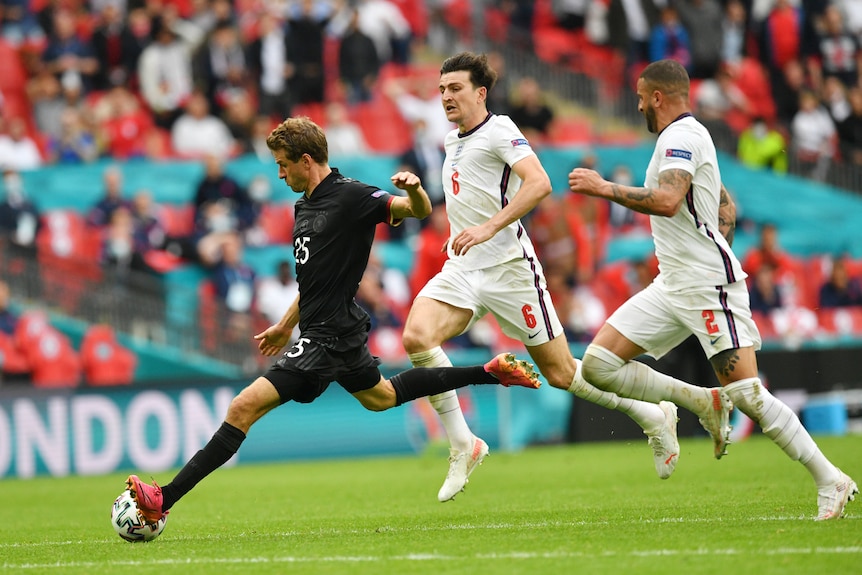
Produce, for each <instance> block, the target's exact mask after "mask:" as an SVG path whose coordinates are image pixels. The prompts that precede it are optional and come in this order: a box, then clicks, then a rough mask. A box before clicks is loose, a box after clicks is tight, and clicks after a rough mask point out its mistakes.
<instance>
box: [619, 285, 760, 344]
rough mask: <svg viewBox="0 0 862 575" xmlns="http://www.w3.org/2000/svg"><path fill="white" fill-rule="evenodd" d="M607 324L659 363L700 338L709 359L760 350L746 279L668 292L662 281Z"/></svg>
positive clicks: (632, 300)
mask: <svg viewBox="0 0 862 575" xmlns="http://www.w3.org/2000/svg"><path fill="white" fill-rule="evenodd" d="M608 323H609V324H610V325H612V326H613V327H614V328H616V330H617V331H619V332H620V333H621V334H623V335H624V336H626V337H627V338H628V339H629V340H631V341H632V342H634V343H636V344H637V345H639V346H640V347H642V348H644V349H645V350H646V351H647V354H648V355H650V356H652V357H654V358H656V359H658V358H660V357H662V356H663V355H665V354H666V353H668V352H669V351H670V350H672V349H673V348H675V347H676V346H678V345H679V344H680V343H682V342H683V341H684V340H685V339H686V338H687V337H688V336H690V335H692V334H694V335H695V336H697V339H698V341H700V345H701V347H702V348H703V351H704V352H705V353H706V357H707V358H711V357H712V356H714V355H715V354H717V353H720V352H722V351H725V350H727V349H739V348H743V347H754V349H755V350H757V349H760V343H761V342H760V332H759V331H758V330H757V325H755V323H754V320H753V319H752V318H751V308H750V304H749V300H748V287H747V286H746V285H745V280H740V281H737V282H734V283H732V284H730V285H725V286H715V287H694V288H686V289H683V290H679V291H669V290H668V289H667V286H665V285H664V282H663V281H662V278H661V276H659V277H657V278H656V279H655V281H654V282H653V283H651V284H650V285H649V286H647V287H646V289H644V290H643V291H641V292H639V293H637V294H635V295H634V296H632V297H631V298H630V299H629V300H628V301H627V302H625V303H624V304H623V305H621V306H620V307H619V308H618V309H617V311H615V312H614V313H613V314H612V315H611V317H609V318H608Z"/></svg>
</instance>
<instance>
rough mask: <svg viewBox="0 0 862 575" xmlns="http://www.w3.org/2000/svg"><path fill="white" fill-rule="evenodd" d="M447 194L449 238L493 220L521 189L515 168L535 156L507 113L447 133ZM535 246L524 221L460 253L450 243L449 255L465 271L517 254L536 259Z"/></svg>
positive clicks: (520, 256) (445, 174)
mask: <svg viewBox="0 0 862 575" xmlns="http://www.w3.org/2000/svg"><path fill="white" fill-rule="evenodd" d="M445 148H446V159H445V161H444V163H443V192H444V193H445V195H446V212H447V213H448V215H449V224H450V234H451V235H450V237H453V238H454V237H455V236H456V235H458V234H459V233H460V232H461V231H462V230H464V229H466V228H470V227H474V226H479V225H482V224H484V223H485V222H487V221H488V220H490V219H491V218H492V217H493V216H494V214H496V213H497V212H499V211H500V210H502V209H503V208H504V207H505V206H506V205H507V204H508V203H509V202H510V201H511V200H512V198H514V197H515V193H517V191H518V189H519V188H520V187H521V178H519V177H518V176H517V175H516V174H515V172H514V171H512V166H514V165H515V163H516V162H518V161H519V160H522V159H524V158H526V157H529V156H531V155H533V154H534V152H533V149H532V148H531V147H530V144H529V143H528V142H527V139H526V138H525V137H524V134H522V133H521V131H520V130H519V129H518V128H517V126H515V123H514V122H513V121H512V120H511V119H509V117H508V116H497V115H494V114H488V117H487V118H485V120H484V121H483V122H482V123H481V124H479V125H478V126H476V127H475V128H473V129H472V130H470V131H469V132H465V133H463V134H461V133H459V132H458V130H453V131H451V132H449V134H447V135H446V140H445ZM535 255H536V254H535V250H534V249H533V244H532V242H530V238H529V237H527V232H526V230H524V227H523V226H522V225H521V222H520V221H515V222H512V223H511V224H509V225H508V226H507V227H505V228H504V229H502V230H500V231H499V232H497V234H496V235H495V236H494V237H493V238H491V239H490V240H488V241H487V242H483V243H481V244H478V245H475V246H473V247H471V248H470V250H469V251H468V252H467V253H466V254H464V255H460V256H456V255H455V254H454V252H453V251H452V245H451V242H450V244H449V259H450V260H451V261H452V263H453V264H455V265H458V266H459V267H461V269H464V270H478V269H483V268H488V267H492V266H496V265H497V264H501V263H504V262H508V261H512V260H514V259H517V258H534V259H535Z"/></svg>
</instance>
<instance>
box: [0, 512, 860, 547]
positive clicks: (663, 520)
mask: <svg viewBox="0 0 862 575" xmlns="http://www.w3.org/2000/svg"><path fill="white" fill-rule="evenodd" d="M858 519H859V517H858V516H856V515H855V514H852V515H846V516H845V517H844V518H842V519H841V520H840V521H842V522H845V521H855V520H858ZM779 521H813V519H812V518H811V517H809V516H806V515H794V516H780V515H779V516H765V517H748V518H729V519H728V518H723V517H660V518H653V517H643V518H636V519H626V520H621V521H617V520H611V521H533V522H524V523H478V524H474V523H458V524H450V525H442V526H428V525H413V526H410V527H390V526H388V525H381V526H380V527H368V528H367V529H308V530H305V531H281V532H267V533H257V532H255V533H246V532H240V533H236V534H232V535H195V536H194V537H191V536H187V535H183V536H179V537H171V539H173V540H174V541H221V540H232V539H237V538H243V537H248V538H252V539H271V538H273V537H308V536H337V535H364V534H370V533H417V532H437V531H452V530H463V531H481V530H489V531H495V530H505V529H547V528H557V527H591V526H597V525H644V524H688V523H739V522H748V523H763V522H779ZM116 541H117V540H116V539H114V538H103V539H89V540H83V539H79V540H65V541H33V542H26V543H22V542H15V543H0V549H7V548H29V547H52V546H57V547H61V546H68V545H93V544H98V545H102V544H105V543H113V542H116Z"/></svg>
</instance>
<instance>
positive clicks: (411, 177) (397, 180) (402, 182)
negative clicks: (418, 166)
mask: <svg viewBox="0 0 862 575" xmlns="http://www.w3.org/2000/svg"><path fill="white" fill-rule="evenodd" d="M390 180H392V184H393V185H394V186H395V187H396V188H398V189H399V190H404V191H405V192H415V191H416V190H418V189H419V186H421V185H422V180H420V179H419V176H417V175H416V174H414V173H413V172H398V173H397V174H395V175H393V176H392V177H391V178H390Z"/></svg>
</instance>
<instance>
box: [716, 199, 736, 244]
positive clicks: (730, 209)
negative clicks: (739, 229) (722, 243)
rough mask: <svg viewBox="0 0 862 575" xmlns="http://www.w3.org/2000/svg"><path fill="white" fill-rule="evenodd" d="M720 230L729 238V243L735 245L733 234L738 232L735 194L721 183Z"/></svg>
mask: <svg viewBox="0 0 862 575" xmlns="http://www.w3.org/2000/svg"><path fill="white" fill-rule="evenodd" d="M718 231H719V232H721V235H723V236H724V239H726V240H727V245H729V246H732V245H733V236H734V234H735V233H736V203H735V202H734V201H733V196H731V195H730V192H728V191H727V188H725V187H724V184H721V195H720V196H719V200H718Z"/></svg>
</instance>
